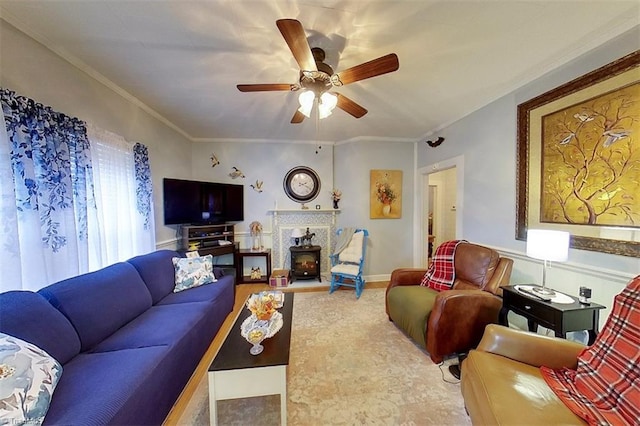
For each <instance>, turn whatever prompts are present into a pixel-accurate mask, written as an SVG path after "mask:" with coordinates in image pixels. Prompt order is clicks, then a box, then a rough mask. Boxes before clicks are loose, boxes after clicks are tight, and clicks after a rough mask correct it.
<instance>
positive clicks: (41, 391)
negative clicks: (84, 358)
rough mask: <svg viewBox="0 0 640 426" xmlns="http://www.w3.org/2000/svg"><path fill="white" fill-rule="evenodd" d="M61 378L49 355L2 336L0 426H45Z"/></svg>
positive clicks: (55, 362)
mask: <svg viewBox="0 0 640 426" xmlns="http://www.w3.org/2000/svg"><path fill="white" fill-rule="evenodd" d="M61 375H62V366H61V365H60V363H59V362H58V361H56V360H55V359H53V358H52V357H51V356H50V355H49V354H48V353H46V352H45V351H43V350H42V349H40V348H38V347H37V346H35V345H34V344H32V343H28V342H25V341H24V340H20V339H18V338H16V337H13V336H9V335H7V334H4V333H0V401H3V403H2V404H0V423H2V424H7V423H8V424H42V421H43V420H44V416H45V414H47V411H48V410H49V403H50V402H51V397H52V395H53V391H54V389H55V388H56V385H57V384H58V380H60V376H61ZM5 422H6V423H5Z"/></svg>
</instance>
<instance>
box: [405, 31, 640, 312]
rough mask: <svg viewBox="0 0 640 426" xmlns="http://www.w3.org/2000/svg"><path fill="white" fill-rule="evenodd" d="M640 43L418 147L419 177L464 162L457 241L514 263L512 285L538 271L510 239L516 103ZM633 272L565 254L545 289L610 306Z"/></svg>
mask: <svg viewBox="0 0 640 426" xmlns="http://www.w3.org/2000/svg"><path fill="white" fill-rule="evenodd" d="M639 40H640V29H639V27H635V28H634V29H633V30H631V31H629V32H627V33H625V34H623V35H622V36H620V37H618V38H616V39H613V40H611V41H609V42H607V43H605V44H603V45H602V46H600V47H598V48H596V49H594V50H592V51H591V52H589V53H588V54H585V55H583V56H581V57H579V58H578V59H576V60H574V61H571V62H569V63H567V64H565V65H562V66H561V67H559V68H556V69H555V70H553V71H551V72H549V73H548V74H546V75H544V76H543V77H541V78H539V79H537V80H535V81H533V82H531V83H530V84H527V85H526V86H523V87H521V88H520V89H517V90H516V91H514V92H512V93H509V94H507V95H505V96H503V97H501V98H499V99H497V100H496V101H494V102H492V103H491V104H489V105H487V106H485V107H484V108H482V109H480V110H478V111H476V112H474V113H472V114H470V115H468V116H466V117H464V118H463V119H461V120H459V121H457V122H455V123H453V124H451V125H450V126H447V127H446V128H443V129H442V130H441V131H439V132H437V135H438V136H444V137H445V138H446V140H445V142H444V143H443V144H442V145H441V146H439V147H437V148H429V147H427V146H426V145H425V144H423V146H420V147H419V149H418V157H417V165H418V170H419V173H427V172H428V171H429V170H430V168H431V167H432V165H434V164H438V163H440V162H444V161H446V160H448V159H451V158H454V157H458V156H462V157H463V158H464V186H463V188H464V194H463V198H464V210H463V212H464V213H463V216H462V221H463V230H464V231H463V235H461V236H458V237H461V238H464V239H467V240H469V241H473V242H478V243H481V244H486V245H489V246H493V247H495V248H497V249H499V250H500V251H502V252H503V253H504V254H505V255H507V256H510V257H513V258H514V259H515V260H516V263H515V269H514V272H513V275H512V283H540V279H541V270H542V267H541V264H540V262H534V261H531V260H530V259H528V258H526V256H525V255H524V252H525V242H523V241H518V240H516V239H515V220H516V157H517V155H516V130H517V128H516V111H517V106H518V104H520V103H522V102H524V101H526V100H529V99H531V98H533V97H535V96H537V95H540V94H542V93H544V92H546V91H548V90H551V89H553V88H555V87H557V86H559V85H561V84H563V83H566V82H568V81H571V80H573V79H574V78H577V77H579V76H581V75H583V74H585V73H587V72H589V71H592V70H594V69H597V68H599V67H601V66H603V65H605V64H607V63H609V62H611V61H613V60H615V59H618V58H620V57H623V56H625V55H626V54H628V53H631V52H632V51H634V50H637V49H639V48H640V42H639ZM638 273H640V259H638V258H632V257H626V256H617V255H612V254H605V253H598V252H592V251H586V250H577V249H571V250H570V253H569V261H568V262H567V263H563V264H554V266H553V267H552V268H551V270H550V273H549V276H548V284H549V285H551V286H552V287H555V288H557V289H559V290H563V291H566V292H568V293H570V294H574V295H577V294H578V287H579V286H581V285H586V286H588V287H591V288H593V294H594V297H593V300H594V301H595V302H597V303H601V304H604V305H606V306H608V307H610V306H611V305H612V303H611V301H612V299H613V296H614V295H615V294H617V293H618V292H619V291H620V290H621V289H622V288H623V287H624V285H625V284H626V282H627V281H629V278H631V277H632V276H635V275H637V274H638ZM607 313H608V311H607ZM601 318H602V319H603V320H604V318H606V314H605V315H603V316H601Z"/></svg>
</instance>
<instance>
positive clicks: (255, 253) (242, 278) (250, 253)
mask: <svg viewBox="0 0 640 426" xmlns="http://www.w3.org/2000/svg"><path fill="white" fill-rule="evenodd" d="M235 256H236V261H235V264H236V283H238V284H239V283H243V282H245V283H248V282H251V283H268V282H269V277H271V249H264V250H251V249H240V250H238V251H236V254H235ZM245 257H264V259H265V262H266V264H267V271H266V272H267V274H266V275H262V274H261V275H260V278H258V279H253V280H252V279H251V277H250V276H248V275H244V272H243V270H244V258H245Z"/></svg>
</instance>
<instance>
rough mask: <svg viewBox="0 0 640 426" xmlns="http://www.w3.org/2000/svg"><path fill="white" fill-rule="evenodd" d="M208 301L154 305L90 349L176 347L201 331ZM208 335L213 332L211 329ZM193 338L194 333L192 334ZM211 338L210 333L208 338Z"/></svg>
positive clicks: (95, 350) (100, 350) (208, 305)
mask: <svg viewBox="0 0 640 426" xmlns="http://www.w3.org/2000/svg"><path fill="white" fill-rule="evenodd" d="M210 309H211V304H210V303H181V304H176V305H159V306H158V305H156V306H152V307H151V308H149V309H147V310H146V311H145V312H143V313H142V314H141V315H140V316H139V317H137V318H135V319H134V320H133V321H131V322H130V323H128V324H126V325H125V326H123V327H122V328H121V329H120V330H118V331H116V332H115V333H113V334H112V335H111V336H109V337H107V338H106V339H105V340H103V341H102V342H100V343H98V344H97V345H96V346H94V347H93V348H92V349H91V351H90V352H92V353H95V352H109V351H118V350H123V349H135V348H144V347H148V346H161V345H166V346H178V345H180V344H182V343H181V342H182V340H183V339H187V338H188V337H189V335H190V334H192V333H194V334H205V333H206V332H207V330H206V329H203V327H202V322H203V321H204V320H205V317H206V315H207V314H208V310H210ZM211 332H212V334H215V332H214V331H213V330H212V331H211ZM196 337H197V336H196ZM211 338H212V339H213V336H212V337H211Z"/></svg>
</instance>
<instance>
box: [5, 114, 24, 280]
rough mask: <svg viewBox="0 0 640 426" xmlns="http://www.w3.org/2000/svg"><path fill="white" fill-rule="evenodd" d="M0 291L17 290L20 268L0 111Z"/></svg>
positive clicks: (7, 149)
mask: <svg viewBox="0 0 640 426" xmlns="http://www.w3.org/2000/svg"><path fill="white" fill-rule="evenodd" d="M0 118H2V126H0V243H1V244H2V256H0V273H1V276H0V282H1V283H2V285H0V291H7V290H13V289H21V288H23V285H22V267H21V262H20V241H19V240H18V215H17V210H16V194H15V191H14V189H13V172H12V171H11V148H10V147H9V137H8V136H7V129H6V127H5V126H4V122H5V121H4V114H3V112H2V108H0Z"/></svg>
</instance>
